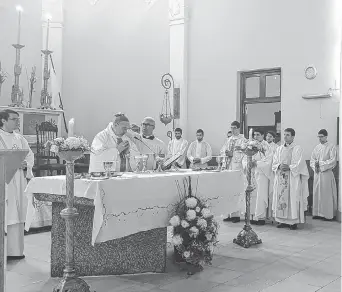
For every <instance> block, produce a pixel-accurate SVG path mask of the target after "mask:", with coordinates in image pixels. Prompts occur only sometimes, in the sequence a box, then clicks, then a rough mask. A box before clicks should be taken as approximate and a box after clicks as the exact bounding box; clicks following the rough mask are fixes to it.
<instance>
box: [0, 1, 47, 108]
mask: <svg viewBox="0 0 342 292" xmlns="http://www.w3.org/2000/svg"><path fill="white" fill-rule="evenodd" d="M18 4H20V6H21V7H22V8H23V12H22V17H21V37H20V39H21V40H20V43H21V45H25V47H24V48H22V49H21V56H20V59H21V62H20V63H21V65H22V72H21V75H20V79H19V80H20V83H19V85H20V87H22V88H23V90H24V101H28V100H29V85H28V79H29V78H30V75H31V69H32V67H33V66H36V77H37V83H36V84H35V92H34V93H33V98H32V104H33V107H38V106H39V105H40V91H41V88H42V87H41V84H42V67H41V66H42V62H41V49H42V41H41V40H42V24H41V19H42V17H41V14H42V2H41V1H32V0H20V1H13V0H2V1H1V3H0V27H1V32H0V62H1V67H2V69H3V70H4V71H6V72H7V73H8V75H9V76H8V78H7V80H6V81H5V82H4V83H3V84H2V90H1V96H0V105H9V104H11V103H12V102H11V92H12V85H13V84H14V64H15V54H16V50H15V48H14V47H13V46H12V44H16V43H17V32H18V12H17V11H16V5H18Z"/></svg>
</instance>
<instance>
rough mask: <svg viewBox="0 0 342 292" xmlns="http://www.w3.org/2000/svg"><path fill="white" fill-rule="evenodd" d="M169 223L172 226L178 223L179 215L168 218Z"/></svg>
mask: <svg viewBox="0 0 342 292" xmlns="http://www.w3.org/2000/svg"><path fill="white" fill-rule="evenodd" d="M169 222H170V224H171V225H172V226H173V227H176V226H178V225H179V224H180V219H179V216H177V215H176V216H173V217H172V218H171V219H170V221H169Z"/></svg>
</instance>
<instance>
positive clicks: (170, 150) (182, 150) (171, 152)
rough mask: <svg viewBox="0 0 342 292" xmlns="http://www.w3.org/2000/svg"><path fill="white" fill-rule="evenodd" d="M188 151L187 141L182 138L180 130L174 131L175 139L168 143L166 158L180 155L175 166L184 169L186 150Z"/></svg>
mask: <svg viewBox="0 0 342 292" xmlns="http://www.w3.org/2000/svg"><path fill="white" fill-rule="evenodd" d="M187 149H188V141H186V140H185V139H183V138H182V129H180V128H176V129H175V139H172V140H171V141H170V142H169V145H168V147H167V158H171V157H173V156H175V155H181V156H180V157H179V158H178V159H177V160H176V161H175V165H176V166H177V167H179V168H185V166H186V165H185V158H186V150H187Z"/></svg>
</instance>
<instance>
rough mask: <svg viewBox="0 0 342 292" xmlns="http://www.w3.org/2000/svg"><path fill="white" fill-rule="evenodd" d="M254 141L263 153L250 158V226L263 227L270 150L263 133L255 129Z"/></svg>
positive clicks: (270, 158) (270, 156) (270, 166)
mask: <svg viewBox="0 0 342 292" xmlns="http://www.w3.org/2000/svg"><path fill="white" fill-rule="evenodd" d="M254 139H255V140H256V141H257V142H258V146H259V147H262V148H263V151H264V153H261V152H259V153H257V154H255V155H253V158H252V164H253V168H252V172H251V180H252V186H253V187H254V189H253V191H252V192H251V197H250V198H251V200H250V212H251V216H252V220H251V224H257V225H264V224H265V219H266V216H267V208H268V204H269V202H268V194H269V183H270V178H271V173H272V150H271V148H270V146H269V144H268V143H267V142H266V141H265V140H264V131H263V130H262V129H256V130H255V131H254ZM242 164H243V169H244V173H245V175H247V156H244V158H243V160H242ZM245 178H246V179H245V182H246V183H245V186H246V187H247V177H246V176H245Z"/></svg>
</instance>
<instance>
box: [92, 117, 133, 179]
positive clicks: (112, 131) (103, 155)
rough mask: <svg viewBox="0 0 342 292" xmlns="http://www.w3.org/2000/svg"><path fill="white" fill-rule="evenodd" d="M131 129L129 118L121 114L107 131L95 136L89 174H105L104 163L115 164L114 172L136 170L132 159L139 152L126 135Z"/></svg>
mask: <svg viewBox="0 0 342 292" xmlns="http://www.w3.org/2000/svg"><path fill="white" fill-rule="evenodd" d="M129 128H130V124H129V120H128V118H127V117H126V116H125V115H124V114H121V113H119V114H116V115H115V116H114V120H113V122H111V123H109V124H108V126H107V128H106V129H104V130H103V131H101V132H100V133H98V134H97V135H96V136H95V138H94V140H93V142H92V145H91V151H92V152H91V154H90V163H89V173H93V172H105V169H104V165H103V162H114V166H113V168H112V170H113V171H114V170H115V171H121V172H126V171H130V170H131V169H133V168H134V166H135V162H134V159H132V158H131V157H132V156H134V155H138V153H139V152H138V150H137V147H136V145H135V144H134V143H133V142H132V141H131V139H130V138H129V137H128V136H127V135H126V133H127V129H129ZM127 164H128V165H127Z"/></svg>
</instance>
